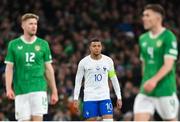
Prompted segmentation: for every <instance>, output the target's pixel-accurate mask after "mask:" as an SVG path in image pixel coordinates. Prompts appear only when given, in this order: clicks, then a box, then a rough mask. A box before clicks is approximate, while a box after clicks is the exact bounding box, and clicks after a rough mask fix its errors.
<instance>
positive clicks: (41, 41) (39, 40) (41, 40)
mask: <svg viewBox="0 0 180 122" xmlns="http://www.w3.org/2000/svg"><path fill="white" fill-rule="evenodd" d="M36 41H37V42H39V43H43V44H48V42H47V41H46V40H45V39H42V38H40V37H37V40H36Z"/></svg>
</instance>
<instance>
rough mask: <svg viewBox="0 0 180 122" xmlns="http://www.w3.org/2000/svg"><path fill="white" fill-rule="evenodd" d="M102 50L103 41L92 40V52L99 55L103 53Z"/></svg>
mask: <svg viewBox="0 0 180 122" xmlns="http://www.w3.org/2000/svg"><path fill="white" fill-rule="evenodd" d="M101 50H102V44H101V42H91V44H90V51H91V54H93V55H96V56H97V55H99V54H101Z"/></svg>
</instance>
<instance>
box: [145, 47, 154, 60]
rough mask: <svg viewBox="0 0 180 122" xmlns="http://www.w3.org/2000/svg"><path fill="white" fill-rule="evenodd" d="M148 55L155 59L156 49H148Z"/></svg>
mask: <svg viewBox="0 0 180 122" xmlns="http://www.w3.org/2000/svg"><path fill="white" fill-rule="evenodd" d="M147 53H148V54H149V55H150V57H151V58H154V49H153V47H148V48H147Z"/></svg>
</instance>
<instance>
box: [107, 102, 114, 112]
mask: <svg viewBox="0 0 180 122" xmlns="http://www.w3.org/2000/svg"><path fill="white" fill-rule="evenodd" d="M106 108H107V110H109V111H112V109H113V107H112V104H111V103H106Z"/></svg>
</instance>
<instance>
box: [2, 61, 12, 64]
mask: <svg viewBox="0 0 180 122" xmlns="http://www.w3.org/2000/svg"><path fill="white" fill-rule="evenodd" d="M4 63H5V64H14V63H13V62H11V61H4Z"/></svg>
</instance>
